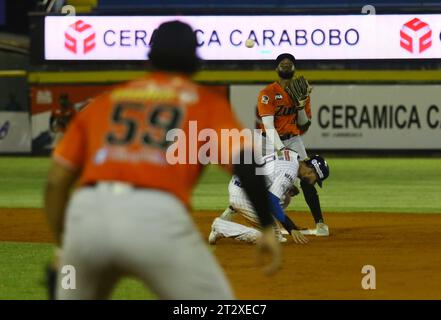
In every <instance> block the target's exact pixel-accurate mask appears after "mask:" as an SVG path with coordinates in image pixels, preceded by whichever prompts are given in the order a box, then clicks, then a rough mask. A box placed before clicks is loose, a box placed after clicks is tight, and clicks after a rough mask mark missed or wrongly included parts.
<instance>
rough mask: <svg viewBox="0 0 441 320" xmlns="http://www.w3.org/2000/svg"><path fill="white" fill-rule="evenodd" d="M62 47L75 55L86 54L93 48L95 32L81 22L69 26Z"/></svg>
mask: <svg viewBox="0 0 441 320" xmlns="http://www.w3.org/2000/svg"><path fill="white" fill-rule="evenodd" d="M64 38H65V40H64V47H65V48H66V49H67V50H69V51H71V52H73V53H75V54H86V53H88V52H90V51H91V50H92V49H93V48H95V45H96V44H95V31H94V30H93V28H92V26H91V25H90V24H87V23H85V22H84V21H83V20H78V21H77V22H75V23H73V24H71V25H70V26H69V29H67V30H66V32H65V33H64Z"/></svg>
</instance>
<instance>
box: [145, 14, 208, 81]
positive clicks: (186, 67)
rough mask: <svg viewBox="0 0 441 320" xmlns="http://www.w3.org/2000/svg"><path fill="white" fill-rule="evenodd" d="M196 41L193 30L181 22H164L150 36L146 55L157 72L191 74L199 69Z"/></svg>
mask: <svg viewBox="0 0 441 320" xmlns="http://www.w3.org/2000/svg"><path fill="white" fill-rule="evenodd" d="M196 48H197V39H196V35H195V33H194V32H193V29H192V28H191V27H190V26H189V25H188V24H186V23H184V22H181V21H177V20H175V21H169V22H164V23H163V24H161V25H160V26H159V28H158V29H156V30H155V32H154V33H153V35H152V40H151V48H150V52H149V54H148V56H149V58H150V61H151V63H152V65H153V67H155V68H156V69H157V70H162V71H172V72H183V73H189V74H191V73H193V72H196V71H197V69H198V68H199V64H200V60H199V57H198V56H197V54H196Z"/></svg>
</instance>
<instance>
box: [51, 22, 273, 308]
mask: <svg viewBox="0 0 441 320" xmlns="http://www.w3.org/2000/svg"><path fill="white" fill-rule="evenodd" d="M196 47H197V42H196V36H195V34H194V32H193V30H192V29H191V27H190V26H188V25H187V24H184V23H182V22H179V21H172V22H167V23H164V24H162V25H161V26H160V27H159V28H158V29H157V31H156V32H155V34H154V36H153V39H152V46H151V50H150V53H149V57H150V60H151V63H152V65H153V67H154V68H155V70H156V71H155V72H154V73H153V74H152V75H150V76H147V77H145V78H143V79H140V80H136V81H132V82H129V83H127V84H123V85H121V86H119V87H116V88H114V89H113V90H112V91H110V92H108V93H104V94H102V95H101V96H98V97H97V98H96V99H94V100H93V101H92V102H91V103H90V104H89V106H88V108H87V109H85V110H84V111H83V112H81V113H78V115H77V116H76V117H75V118H74V120H73V121H72V122H71V124H70V125H69V127H68V130H67V131H66V134H65V136H64V137H63V139H62V140H61V141H60V143H59V144H58V145H57V147H56V149H55V151H54V154H53V164H52V167H51V169H50V172H49V178H48V183H47V187H46V192H45V211H46V214H47V216H48V220H49V223H50V227H51V228H52V230H53V232H54V234H55V238H56V241H57V244H58V245H59V246H60V247H61V257H60V269H61V268H62V267H63V266H65V265H71V266H73V267H74V268H75V270H76V285H75V287H76V288H75V289H73V290H72V289H70V288H65V287H63V286H62V277H63V274H62V273H59V274H58V280H57V288H56V295H57V298H58V299H103V298H107V297H109V295H110V292H111V290H112V288H113V287H114V285H115V283H116V282H117V280H118V279H119V278H120V277H121V276H124V275H132V276H136V277H138V278H139V279H141V280H142V281H143V282H144V283H145V284H146V285H147V286H148V287H149V288H150V289H151V290H152V291H153V292H154V293H156V294H157V295H158V297H159V298H160V299H232V298H234V295H233V293H232V291H231V288H230V285H229V283H228V281H227V279H226V277H225V276H224V274H223V272H222V269H221V268H220V266H219V265H218V263H217V262H216V260H215V258H214V256H213V255H212V253H211V252H210V250H209V249H208V247H207V245H206V244H205V243H204V241H203V240H202V238H201V236H200V235H199V233H198V232H197V230H196V228H195V226H194V224H193V222H192V220H191V218H190V216H189V214H188V210H189V199H190V193H191V191H192V189H193V186H194V185H195V183H196V182H197V180H198V177H199V175H200V173H201V169H202V164H201V162H198V163H195V164H191V163H189V162H185V163H176V164H170V161H168V156H167V152H168V148H169V147H170V145H171V144H172V142H173V141H171V142H170V141H169V139H168V137H167V136H168V134H169V132H171V130H173V129H179V130H181V131H182V132H184V133H185V134H186V137H187V139H188V140H186V141H188V142H187V146H186V149H185V150H184V151H186V152H185V154H186V156H187V158H188V157H191V156H192V155H191V154H190V152H194V151H196V152H197V151H198V150H197V149H199V148H200V147H201V143H198V145H197V149H196V150H193V151H192V150H191V148H189V146H188V144H189V143H190V142H191V141H192V139H193V140H194V139H195V138H196V139H197V137H188V134H189V131H190V130H189V127H190V126H191V122H193V121H195V122H196V123H197V126H198V128H199V129H200V130H202V129H207V128H210V129H211V130H214V131H215V132H216V133H218V134H219V136H220V131H221V130H222V129H235V128H240V126H239V125H238V123H237V122H236V120H235V119H234V117H233V115H232V113H231V109H230V106H229V104H228V102H227V100H226V99H225V98H223V97H221V96H218V95H217V94H215V93H212V92H210V91H208V90H206V89H204V88H202V87H200V86H198V85H197V84H195V83H194V82H192V81H191V80H190V78H189V75H191V74H192V73H194V72H195V71H196V69H197V66H198V64H199V59H198V58H197V56H196ZM181 143H182V141H181ZM183 145H184V146H185V145H186V144H185V141H184V143H183ZM218 147H219V150H218V151H219V155H218V158H219V159H220V157H221V155H224V154H225V153H226V152H228V154H229V155H230V157H229V163H230V165H226V166H225V167H226V168H231V170H232V171H233V172H234V174H236V175H237V176H239V178H240V179H241V181H243V187H244V190H245V191H246V192H247V194H248V197H249V198H250V201H251V202H252V203H253V205H254V207H255V208H256V211H257V215H258V217H259V219H260V221H261V223H262V224H263V225H264V231H263V234H262V237H261V242H260V245H259V246H258V248H260V249H261V250H264V251H269V252H270V253H271V254H272V260H271V262H270V264H269V265H267V271H269V272H271V271H275V270H276V269H277V268H278V267H279V265H280V260H281V257H280V247H279V243H278V241H277V239H276V237H275V234H274V231H273V220H272V217H271V214H270V201H269V197H268V193H267V190H266V188H265V180H264V177H263V176H259V175H256V174H255V169H256V163H255V162H254V161H253V163H252V164H245V162H244V161H242V162H239V163H238V164H235V165H231V163H232V161H231V160H232V157H231V155H240V157H241V158H242V159H245V158H246V157H245V152H246V151H247V150H246V148H247V147H246V146H245V147H244V148H245V149H243V148H242V149H241V146H240V145H233V146H231V145H230V144H222V143H219V144H218ZM211 156H213V155H211ZM235 157H236V156H235ZM235 159H237V158H235ZM215 160H218V159H215ZM218 163H221V161H218ZM77 179H79V181H78V182H77V184H78V188H77V189H76V191H75V192H74V193H73V194H72V196H69V190H70V189H71V188H72V186H73V184H74V183H75V182H76V181H77ZM260 252H261V253H262V251H260Z"/></svg>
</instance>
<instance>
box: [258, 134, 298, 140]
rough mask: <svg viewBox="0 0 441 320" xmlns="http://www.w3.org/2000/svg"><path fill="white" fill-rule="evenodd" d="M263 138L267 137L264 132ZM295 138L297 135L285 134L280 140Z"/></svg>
mask: <svg viewBox="0 0 441 320" xmlns="http://www.w3.org/2000/svg"><path fill="white" fill-rule="evenodd" d="M262 136H264V137H266V132H262ZM293 137H297V135H296V134H284V135H282V136H280V140H288V139H291V138H293Z"/></svg>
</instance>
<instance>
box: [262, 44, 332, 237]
mask: <svg viewBox="0 0 441 320" xmlns="http://www.w3.org/2000/svg"><path fill="white" fill-rule="evenodd" d="M294 62H295V59H294V56H293V55H291V54H289V53H283V54H281V55H279V56H278V57H277V59H276V71H277V74H278V75H279V80H278V81H276V82H273V83H271V84H269V85H268V86H266V87H265V88H264V89H263V90H261V91H260V93H259V97H258V101H257V109H258V113H259V117H260V118H261V120H262V121H261V125H260V128H261V129H262V130H263V145H264V148H265V150H264V151H265V153H266V154H270V153H273V152H274V150H276V151H277V150H282V149H284V148H288V149H292V150H294V151H296V152H297V153H298V154H299V156H300V160H305V159H307V157H308V156H307V154H306V150H305V146H304V144H303V141H302V135H303V134H304V133H305V132H306V131H307V130H308V128H309V126H310V125H311V98H310V93H311V87H310V86H309V84H308V83H307V81H306V80H304V78H303V79H302V80H304V81H303V83H305V84H306V85H305V86H304V93H303V94H304V95H303V97H299V96H296V95H294V94H292V90H290V88H291V84H292V83H295V81H294V82H293V80H297V79H293V77H294V73H295V66H294ZM299 91H302V90H301V89H300V90H299ZM300 96H301V94H300ZM300 185H301V188H302V190H303V195H304V197H305V200H306V203H307V204H308V207H309V209H310V210H311V213H312V215H313V217H314V221H315V223H316V229H315V230H314V233H315V234H316V235H317V236H328V235H329V228H328V226H327V225H326V224H325V223H324V219H323V215H322V210H321V207H320V200H319V197H318V194H317V190H316V189H315V187H314V186H313V185H310V184H307V183H305V182H303V181H301V182H300ZM305 232H309V231H305Z"/></svg>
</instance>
